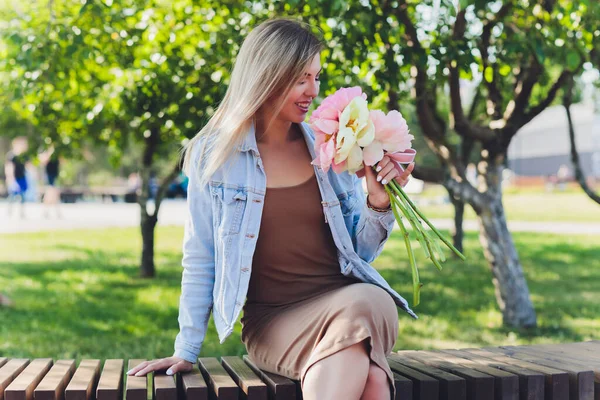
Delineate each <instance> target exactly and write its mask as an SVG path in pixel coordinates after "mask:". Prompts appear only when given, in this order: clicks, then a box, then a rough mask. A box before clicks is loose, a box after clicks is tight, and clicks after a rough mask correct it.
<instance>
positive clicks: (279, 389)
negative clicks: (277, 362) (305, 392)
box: [242, 354, 300, 400]
mask: <svg viewBox="0 0 600 400" xmlns="http://www.w3.org/2000/svg"><path fill="white" fill-rule="evenodd" d="M242 359H243V360H244V362H245V363H246V365H248V367H249V368H250V369H251V370H252V371H254V373H255V374H256V375H258V376H259V377H260V379H261V380H262V381H263V382H264V383H265V384H266V385H267V392H268V394H269V399H272V400H288V399H289V400H300V397H297V395H296V394H297V393H296V390H297V389H296V383H295V382H294V381H293V380H291V379H288V378H286V377H285V376H281V375H278V374H274V373H272V372H268V371H263V370H261V369H260V368H258V367H257V366H256V364H254V362H252V360H251V359H250V356H248V354H245V355H243V356H242Z"/></svg>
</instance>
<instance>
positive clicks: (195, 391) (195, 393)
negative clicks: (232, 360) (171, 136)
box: [177, 364, 208, 400]
mask: <svg viewBox="0 0 600 400" xmlns="http://www.w3.org/2000/svg"><path fill="white" fill-rule="evenodd" d="M177 390H178V394H179V398H180V399H181V400H208V385H207V384H206V382H205V381H204V378H203V377H202V374H201V373H200V370H199V369H198V366H197V365H195V364H194V369H193V370H191V371H188V372H181V373H178V374H177Z"/></svg>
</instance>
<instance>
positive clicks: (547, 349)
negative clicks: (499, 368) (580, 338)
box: [511, 344, 600, 367]
mask: <svg viewBox="0 0 600 400" xmlns="http://www.w3.org/2000/svg"><path fill="white" fill-rule="evenodd" d="M511 347H512V346H511ZM515 348H518V349H522V350H524V351H527V350H534V351H541V352H544V353H546V354H549V355H552V356H554V357H558V358H561V359H566V360H568V361H571V362H575V363H581V362H584V363H585V364H589V365H590V366H592V367H595V366H598V365H600V352H599V353H598V354H597V353H594V352H593V351H590V349H587V348H584V347H575V346H568V345H560V344H551V345H535V346H516V347H515ZM582 360H585V361H582Z"/></svg>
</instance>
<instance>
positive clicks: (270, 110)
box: [128, 18, 416, 400]
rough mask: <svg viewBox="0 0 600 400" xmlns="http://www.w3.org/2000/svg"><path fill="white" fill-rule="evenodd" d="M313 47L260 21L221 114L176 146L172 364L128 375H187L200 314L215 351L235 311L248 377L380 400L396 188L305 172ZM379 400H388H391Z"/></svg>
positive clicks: (309, 154)
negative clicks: (176, 303) (383, 256)
mask: <svg viewBox="0 0 600 400" xmlns="http://www.w3.org/2000/svg"><path fill="white" fill-rule="evenodd" d="M321 50H322V43H321V42H320V41H319V40H318V38H317V37H316V36H315V35H314V34H313V33H311V31H310V27H309V26H307V25H305V24H302V23H300V22H297V21H295V20H291V19H282V18H277V19H272V20H269V21H266V22H264V23H263V24H261V25H259V26H258V27H257V28H255V29H254V30H253V31H252V32H251V33H250V34H249V35H248V37H247V38H246V40H245V41H244V43H243V45H242V47H241V49H240V52H239V54H238V56H237V60H236V63H235V66H234V69H233V72H232V75H231V81H230V85H229V87H228V90H227V93H226V95H225V97H224V99H223V102H222V104H221V106H220V107H219V109H218V110H217V111H216V113H215V114H214V116H213V117H212V118H211V120H210V121H209V122H208V124H207V126H205V127H204V128H203V129H202V130H201V131H200V133H199V134H198V135H197V136H196V137H195V138H194V139H193V140H191V141H190V143H189V144H188V146H187V151H186V156H185V161H184V167H185V170H186V171H187V174H188V176H189V186H188V206H189V213H190V215H189V216H188V219H187V223H186V227H185V236H184V246H183V261H182V264H183V267H184V270H183V277H182V294H181V300H180V310H179V323H180V332H179V334H178V335H177V338H176V340H175V353H174V355H173V356H172V357H167V358H163V359H159V360H153V361H149V362H144V363H142V364H140V365H139V366H137V367H136V368H133V369H132V370H130V371H128V374H130V375H131V374H135V375H136V376H141V375H145V374H146V373H148V372H151V371H157V370H165V369H168V370H167V373H168V374H173V373H176V372H180V371H189V370H191V368H192V363H195V362H196V360H197V357H198V354H199V352H200V348H201V345H202V343H203V341H204V337H205V334H206V325H207V323H208V319H209V315H210V312H211V310H212V313H213V318H214V321H215V326H216V327H217V331H218V333H219V339H220V342H221V343H223V342H224V341H225V339H226V337H227V336H228V335H229V334H230V333H231V332H232V330H233V327H234V324H235V322H236V321H237V318H238V316H239V313H240V311H242V306H243V311H244V315H243V318H242V320H241V323H242V341H243V342H244V344H245V346H246V348H247V350H248V354H249V356H250V358H251V359H252V360H253V361H254V362H255V363H256V364H257V365H258V367H259V368H261V369H263V370H265V371H270V372H273V373H277V374H280V375H284V376H288V377H290V378H292V379H298V380H300V381H301V384H302V390H303V396H304V398H305V399H307V400H310V399H317V398H318V399H389V398H390V395H392V396H395V387H394V381H393V375H392V372H391V370H390V369H389V366H388V364H387V361H386V358H385V357H386V355H387V354H389V353H390V352H391V350H392V348H393V346H394V343H395V340H396V336H397V333H398V313H397V309H396V307H395V305H396V304H397V305H399V306H400V307H402V308H403V309H404V310H405V311H407V312H408V313H409V314H410V315H411V316H413V317H415V318H416V316H415V315H414V313H413V312H412V311H411V310H410V309H409V308H408V305H407V303H406V301H405V300H404V299H403V298H402V297H400V296H399V295H398V294H397V293H396V292H394V291H393V289H391V287H390V286H389V285H388V284H387V282H385V280H384V279H383V278H382V277H381V275H379V274H378V273H377V271H376V270H375V269H374V268H372V267H371V266H370V264H369V263H370V262H372V261H373V260H374V259H375V258H376V257H377V255H379V253H380V252H381V250H382V249H383V244H384V243H385V241H386V240H387V239H388V238H389V235H390V234H391V231H392V228H393V225H394V216H393V214H392V211H391V208H390V201H389V198H388V197H387V194H386V192H385V189H384V186H383V184H385V183H387V182H389V181H390V180H391V179H396V180H397V181H398V182H399V183H400V184H402V185H404V184H406V182H407V180H408V179H409V175H410V173H411V171H412V169H413V167H414V165H412V164H411V166H409V167H408V168H407V169H406V171H405V172H404V173H403V174H401V175H400V173H399V172H398V171H397V170H396V169H394V167H393V164H392V163H391V162H390V160H389V159H388V158H384V159H383V160H382V161H381V162H380V163H379V166H378V173H377V175H376V173H375V172H374V171H372V170H371V169H370V168H366V183H367V190H368V197H367V198H365V194H364V191H363V186H362V182H361V180H360V179H359V178H357V177H356V176H355V175H350V174H348V173H342V174H335V173H334V172H333V171H331V170H330V171H329V172H327V173H325V172H324V171H323V170H322V169H320V168H319V167H316V166H313V165H311V160H313V159H314V158H315V154H314V134H313V132H312V131H311V130H310V128H309V126H308V125H307V124H306V123H304V122H303V121H304V119H305V118H306V114H307V111H308V108H309V106H310V104H311V103H312V101H313V100H314V99H315V97H317V95H318V93H319V74H320V71H321V64H320V52H321ZM392 398H393V397H392Z"/></svg>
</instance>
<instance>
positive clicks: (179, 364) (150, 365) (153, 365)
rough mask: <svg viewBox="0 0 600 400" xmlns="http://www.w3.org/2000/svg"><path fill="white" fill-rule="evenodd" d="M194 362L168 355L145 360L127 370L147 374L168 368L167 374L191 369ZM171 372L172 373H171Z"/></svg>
mask: <svg viewBox="0 0 600 400" xmlns="http://www.w3.org/2000/svg"><path fill="white" fill-rule="evenodd" d="M193 368H194V364H192V363H191V362H189V361H186V360H184V359H183V358H179V357H166V358H160V359H158V360H151V361H144V362H143V363H140V364H139V365H137V366H136V367H134V368H132V369H130V370H129V371H127V375H135V376H145V375H146V374H147V373H148V372H152V371H164V370H167V375H174V374H176V373H177V372H186V371H191V370H192V369H193ZM169 372H171V373H169Z"/></svg>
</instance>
